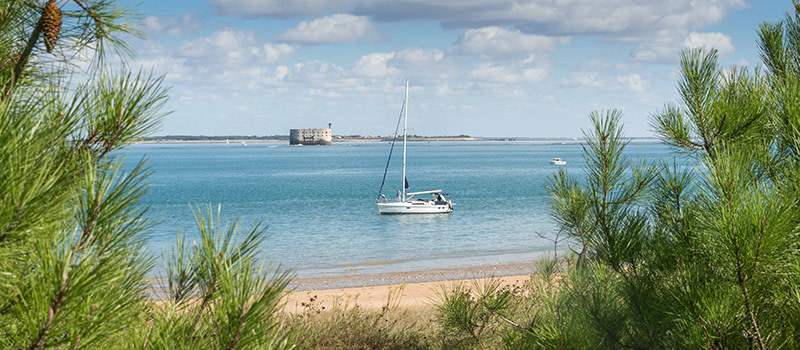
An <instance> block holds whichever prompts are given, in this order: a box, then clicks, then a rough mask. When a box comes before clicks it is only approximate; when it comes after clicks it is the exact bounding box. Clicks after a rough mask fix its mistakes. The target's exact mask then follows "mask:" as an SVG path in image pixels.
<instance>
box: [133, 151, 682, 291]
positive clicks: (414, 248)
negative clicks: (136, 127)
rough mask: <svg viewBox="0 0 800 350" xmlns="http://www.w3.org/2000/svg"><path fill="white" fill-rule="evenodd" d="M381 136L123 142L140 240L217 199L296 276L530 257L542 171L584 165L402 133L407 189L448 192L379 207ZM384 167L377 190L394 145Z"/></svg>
mask: <svg viewBox="0 0 800 350" xmlns="http://www.w3.org/2000/svg"><path fill="white" fill-rule="evenodd" d="M389 147H390V145H389V144H388V143H352V144H344V143H335V144H334V145H332V146H305V147H290V146H288V145H286V144H275V143H251V144H248V145H247V147H243V146H242V145H241V144H239V143H236V144H224V143H208V144H138V145H133V146H131V147H128V148H126V149H125V150H124V153H126V154H127V158H126V162H127V163H128V164H127V166H128V167H131V166H132V165H133V164H134V163H135V162H137V161H138V160H139V159H141V158H142V157H146V158H147V159H148V163H149V165H150V166H151V170H153V172H154V173H153V175H152V176H151V177H150V178H149V179H150V181H151V185H150V187H149V192H148V194H147V196H146V198H145V200H144V202H145V203H144V204H146V205H149V206H150V211H149V216H150V217H151V218H153V219H157V220H159V221H160V223H159V224H158V226H157V227H156V228H155V231H154V232H153V235H152V238H151V239H150V246H149V249H150V250H151V251H152V252H153V254H154V255H155V256H156V257H160V256H161V255H162V253H163V252H164V251H167V250H169V249H170V248H171V247H172V245H173V243H174V241H175V236H176V233H177V232H178V231H180V232H185V233H187V234H188V236H189V238H190V239H191V238H194V237H197V230H196V228H195V223H194V218H193V216H192V211H191V206H192V205H195V204H200V205H202V206H204V207H205V205H206V204H212V205H213V206H214V207H215V208H216V206H217V205H218V204H221V205H222V214H223V220H232V219H235V218H238V219H239V220H240V221H241V222H242V227H243V229H246V228H247V227H249V226H250V225H251V224H253V223H254V222H257V221H261V222H263V223H264V224H266V225H267V226H268V229H267V233H268V235H269V236H268V238H267V240H266V244H265V247H264V248H265V254H266V257H267V259H268V260H270V261H273V262H276V263H280V264H281V265H282V266H283V267H288V268H293V269H295V271H296V272H297V274H298V276H301V277H314V276H328V275H341V274H353V273H379V272H393V271H408V270H416V269H429V268H449V267H457V266H468V265H484V264H502V263H510V262H518V261H526V260H532V259H534V258H535V257H536V256H538V255H539V254H541V253H542V252H545V251H551V250H552V242H550V241H547V240H546V239H543V238H541V237H540V236H539V235H538V234H537V232H538V233H540V234H542V235H545V236H548V237H549V236H553V234H554V226H553V223H552V220H551V219H550V216H549V212H548V197H547V195H546V192H545V188H544V185H545V181H546V179H547V177H548V176H550V175H551V174H552V173H553V172H554V171H555V170H556V169H558V167H557V166H554V165H550V164H549V163H548V160H549V159H551V158H553V157H561V158H563V159H565V160H566V161H567V165H566V166H564V167H565V168H566V169H568V171H569V172H570V173H572V174H575V175H582V173H583V159H582V154H583V151H582V148H581V146H580V145H579V144H577V143H568V144H546V143H536V142H431V143H427V142H412V143H410V144H409V145H408V153H409V155H408V170H407V172H408V174H407V177H408V180H409V183H410V185H411V189H410V191H423V190H433V189H444V190H445V192H447V193H450V198H451V200H452V201H453V202H454V203H455V212H454V213H452V214H445V215H441V214H440V215H411V216H385V215H378V210H377V208H376V207H375V205H374V204H373V203H374V200H375V198H376V197H377V195H378V189H379V187H380V181H381V178H382V176H383V170H384V166H385V165H386V157H387V155H388V152H389ZM395 151H396V153H395V155H394V156H393V159H392V164H391V165H390V171H389V174H388V176H387V184H388V186H389V188H388V189H384V193H385V194H386V196H387V197H389V198H393V197H394V193H395V189H396V188H399V186H400V185H401V180H400V178H401V175H400V171H401V165H402V163H401V157H402V149H401V148H399V147H398V148H397V149H396V150H395ZM627 154H628V155H629V156H630V157H632V158H639V157H641V158H644V159H649V160H657V159H663V158H667V157H669V159H671V158H672V156H671V155H670V152H669V149H668V148H667V147H666V146H663V145H661V144H655V143H652V144H648V143H632V144H630V145H629V146H628V149H627Z"/></svg>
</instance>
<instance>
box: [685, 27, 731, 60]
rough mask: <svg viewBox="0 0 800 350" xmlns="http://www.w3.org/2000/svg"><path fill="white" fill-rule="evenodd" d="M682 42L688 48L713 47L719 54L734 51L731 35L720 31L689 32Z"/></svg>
mask: <svg viewBox="0 0 800 350" xmlns="http://www.w3.org/2000/svg"><path fill="white" fill-rule="evenodd" d="M683 44H684V46H686V47H690V48H695V47H705V48H714V49H717V51H719V54H720V56H725V55H729V54H732V53H733V52H734V51H736V47H734V46H733V42H732V41H731V37H730V36H727V35H725V34H722V33H697V32H691V33H689V37H687V38H686V40H684V42H683Z"/></svg>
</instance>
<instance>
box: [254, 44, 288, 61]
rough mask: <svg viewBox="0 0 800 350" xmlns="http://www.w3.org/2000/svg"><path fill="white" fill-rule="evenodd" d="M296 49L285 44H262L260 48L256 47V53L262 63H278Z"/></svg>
mask: <svg viewBox="0 0 800 350" xmlns="http://www.w3.org/2000/svg"><path fill="white" fill-rule="evenodd" d="M295 51H297V48H295V47H294V46H290V45H287V44H277V45H275V44H264V45H263V46H262V47H261V49H260V50H258V49H256V52H255V53H256V54H257V55H258V56H260V57H261V58H262V59H263V61H264V63H267V64H273V63H278V62H280V61H281V60H283V59H285V58H286V57H288V56H291V55H292V54H294V53H295Z"/></svg>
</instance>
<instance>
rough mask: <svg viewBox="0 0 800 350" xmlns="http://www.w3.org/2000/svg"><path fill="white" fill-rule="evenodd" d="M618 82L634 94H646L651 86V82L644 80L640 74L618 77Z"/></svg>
mask: <svg viewBox="0 0 800 350" xmlns="http://www.w3.org/2000/svg"><path fill="white" fill-rule="evenodd" d="M617 82H619V83H620V84H622V85H623V86H625V87H627V88H628V89H630V90H631V91H633V92H638V93H641V92H644V91H645V89H647V88H648V87H649V86H650V82H648V81H647V80H644V79H642V76H640V75H639V74H636V73H633V74H630V75H624V76H617Z"/></svg>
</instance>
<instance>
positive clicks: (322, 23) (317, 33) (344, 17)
mask: <svg viewBox="0 0 800 350" xmlns="http://www.w3.org/2000/svg"><path fill="white" fill-rule="evenodd" d="M377 37H378V28H377V26H376V25H375V24H373V23H372V22H370V21H369V19H368V18H367V17H360V16H353V15H348V14H337V15H333V16H328V17H322V18H317V19H315V20H313V21H310V22H309V21H303V22H300V23H299V24H298V25H297V26H295V27H294V28H291V29H289V30H287V31H286V32H284V33H283V34H280V35H278V36H277V39H278V40H281V41H287V42H296V43H304V44H329V43H345V42H354V41H360V40H372V39H376V38H377Z"/></svg>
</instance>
